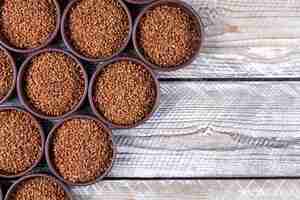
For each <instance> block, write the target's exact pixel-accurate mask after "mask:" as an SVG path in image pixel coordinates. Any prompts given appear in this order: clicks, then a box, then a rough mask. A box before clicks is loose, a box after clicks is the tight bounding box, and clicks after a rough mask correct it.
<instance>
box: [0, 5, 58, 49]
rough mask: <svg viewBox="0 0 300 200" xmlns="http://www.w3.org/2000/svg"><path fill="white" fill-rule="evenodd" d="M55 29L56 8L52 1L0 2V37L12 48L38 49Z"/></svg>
mask: <svg viewBox="0 0 300 200" xmlns="http://www.w3.org/2000/svg"><path fill="white" fill-rule="evenodd" d="M55 27H56V7H55V4H54V2H53V1H52V0H26V1H24V0H3V1H2V2H1V12H0V35H1V36H2V38H3V39H4V40H5V41H6V42H7V43H8V44H9V45H11V46H13V47H16V48H21V49H31V48H36V47H39V46H41V45H42V44H44V43H45V42H46V41H47V40H48V39H49V37H50V35H51V34H52V33H53V32H54V31H55Z"/></svg>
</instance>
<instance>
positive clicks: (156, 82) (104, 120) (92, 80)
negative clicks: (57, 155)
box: [88, 57, 160, 128]
mask: <svg viewBox="0 0 300 200" xmlns="http://www.w3.org/2000/svg"><path fill="white" fill-rule="evenodd" d="M122 60H128V61H132V62H135V63H138V64H140V65H142V66H143V67H144V68H145V69H147V71H148V72H149V73H150V74H151V76H152V78H153V80H154V82H155V91H156V98H155V103H154V106H153V108H152V110H151V112H150V113H148V114H147V115H146V116H145V117H144V118H143V119H142V120H140V121H138V122H136V123H134V124H131V125H120V124H115V123H112V122H111V121H109V120H108V119H106V118H105V117H104V116H103V115H102V114H101V113H100V112H99V111H98V109H97V108H96V106H95V104H94V101H93V88H94V83H95V79H96V78H97V76H98V74H99V73H100V72H101V71H102V69H103V68H104V67H106V66H108V65H110V64H112V63H115V62H118V61H122ZM88 97H89V102H90V105H91V108H92V111H93V113H94V114H95V115H96V116H97V117H98V118H99V119H100V120H102V121H103V122H105V123H106V124H107V125H108V126H109V127H112V128H133V127H136V126H139V125H141V124H143V123H144V122H145V121H147V120H148V119H149V118H150V117H151V116H152V115H153V114H154V112H155V111H156V109H157V107H158V105H159V101H160V87H159V82H158V80H157V78H156V76H155V74H154V72H153V71H152V70H151V69H150V68H149V67H148V66H147V65H146V64H145V63H143V62H142V61H140V60H138V59H136V58H132V57H118V58H114V59H112V60H110V61H108V62H106V63H104V64H100V65H99V66H98V67H97V70H96V71H95V72H94V74H93V76H92V78H91V82H90V85H89V91H88Z"/></svg>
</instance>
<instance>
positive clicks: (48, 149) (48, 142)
mask: <svg viewBox="0 0 300 200" xmlns="http://www.w3.org/2000/svg"><path fill="white" fill-rule="evenodd" d="M70 119H90V120H95V121H97V122H99V123H101V124H102V125H103V128H104V129H105V131H106V132H107V133H108V134H109V135H110V138H111V141H112V145H113V158H112V162H111V163H110V166H109V167H108V168H107V170H106V171H105V172H104V173H103V174H102V175H100V176H98V177H96V179H94V180H92V181H89V182H86V183H73V182H70V181H68V180H66V179H65V178H64V177H62V176H61V175H60V174H59V172H58V171H57V170H56V169H55V166H54V164H53V162H52V160H51V155H50V149H51V144H52V143H51V142H52V138H53V134H54V132H55V131H56V129H57V128H59V127H60V126H61V125H62V124H63V123H64V122H66V121H68V120H70ZM45 154H46V160H47V164H48V167H49V170H50V171H51V173H53V174H54V175H55V176H56V177H57V178H58V179H59V180H61V181H62V182H64V183H66V184H67V185H71V186H86V185H91V184H94V183H96V182H98V181H100V180H102V179H103V178H104V177H105V176H106V175H107V174H108V173H109V172H110V170H111V168H112V166H113V162H114V160H115V158H116V146H115V144H114V142H113V136H112V131H111V129H109V128H108V127H107V126H106V125H105V124H104V123H103V122H101V121H100V120H99V119H97V118H96V117H92V116H89V115H72V116H69V117H67V118H65V119H63V120H61V121H59V122H58V123H57V124H56V125H55V126H54V127H53V128H52V129H51V131H50V133H49V135H48V137H47V141H46V145H45Z"/></svg>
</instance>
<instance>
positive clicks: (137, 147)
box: [73, 0, 300, 200]
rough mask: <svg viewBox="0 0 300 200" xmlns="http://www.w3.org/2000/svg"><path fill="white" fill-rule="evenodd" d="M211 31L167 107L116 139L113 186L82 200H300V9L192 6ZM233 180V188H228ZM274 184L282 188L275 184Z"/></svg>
mask: <svg viewBox="0 0 300 200" xmlns="http://www.w3.org/2000/svg"><path fill="white" fill-rule="evenodd" d="M186 2H188V3H190V4H191V5H192V6H193V7H194V8H195V9H196V10H197V11H198V12H199V14H200V16H201V17H202V19H203V21H204V23H205V32H206V41H205V44H204V46H205V48H204V50H203V51H202V53H201V54H200V55H199V57H198V59H197V60H196V61H195V62H194V63H193V64H192V65H190V66H189V67H187V68H186V69H183V70H179V71H176V72H172V73H161V74H159V77H160V80H161V93H162V98H161V105H160V107H159V109H158V111H157V112H156V113H155V115H154V116H153V117H152V118H151V119H150V120H149V121H148V122H147V123H145V124H144V125H142V126H139V127H138V128H135V129H130V130H114V137H115V141H116V143H117V149H118V154H117V160H116V162H115V164H114V167H113V169H112V171H111V173H110V175H109V177H108V178H107V179H106V180H105V181H103V182H100V183H97V184H95V185H92V186H89V187H77V188H74V189H73V191H74V194H75V195H76V196H77V199H81V200H102V199H103V200H104V199H105V200H107V199H111V200H167V199H170V200H171V199H172V200H182V199H183V200H202V199H209V200H212V199H217V200H223V199H224V200H236V199H243V200H248V199H249V200H250V199H257V200H258V199H259V200H265V199H266V200H271V199H272V200H273V199H275V200H279V199H284V200H286V199H288V200H293V199H300V190H299V188H300V180H298V179H297V178H291V177H300V0H186ZM224 178H225V179H224ZM274 178H275V179H274Z"/></svg>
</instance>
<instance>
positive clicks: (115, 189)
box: [73, 179, 300, 200]
mask: <svg viewBox="0 0 300 200" xmlns="http://www.w3.org/2000/svg"><path fill="white" fill-rule="evenodd" d="M299 186H300V181H299V180H296V179H292V180H291V179H290V180H289V179H277V180H271V179H265V180H262V179H261V180H255V179H252V180H153V181H152V180H151V181H150V180H148V181H147V180H145V181H142V180H124V181H103V182H101V183H97V184H95V185H92V186H89V187H80V188H79V187H78V188H74V189H73V192H74V194H75V195H76V197H77V198H76V199H78V200H81V199H82V200H86V199H89V200H101V199H105V200H106V199H110V200H187V199H188V200H221V199H222V200H241V199H243V200H250V199H251V200H262V199H263V200H286V199H288V200H296V199H299V196H300V191H299Z"/></svg>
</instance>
